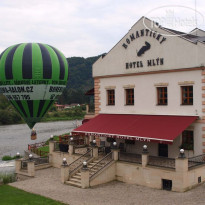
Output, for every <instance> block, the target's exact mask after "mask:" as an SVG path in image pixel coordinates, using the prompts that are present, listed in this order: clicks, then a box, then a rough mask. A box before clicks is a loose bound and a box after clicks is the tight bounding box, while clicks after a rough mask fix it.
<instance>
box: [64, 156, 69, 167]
mask: <svg viewBox="0 0 205 205" xmlns="http://www.w3.org/2000/svg"><path fill="white" fill-rule="evenodd" d="M66 165H68V164H67V160H66V158H63V166H66Z"/></svg>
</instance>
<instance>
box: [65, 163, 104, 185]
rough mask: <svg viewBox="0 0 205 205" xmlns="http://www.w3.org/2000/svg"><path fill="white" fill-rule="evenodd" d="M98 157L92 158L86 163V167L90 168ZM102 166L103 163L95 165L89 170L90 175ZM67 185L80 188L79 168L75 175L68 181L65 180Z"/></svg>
mask: <svg viewBox="0 0 205 205" xmlns="http://www.w3.org/2000/svg"><path fill="white" fill-rule="evenodd" d="M99 161H100V159H98V160H94V161H92V162H90V163H88V165H87V166H88V169H91V168H92V167H93V166H94V165H96V164H97V163H98V162H99ZM103 166H104V164H103V163H101V164H100V165H98V166H96V167H95V168H94V169H92V171H91V172H90V175H92V174H93V173H94V172H96V171H98V170H99V169H100V168H102V167H103ZM65 184H67V185H71V186H75V187H79V188H81V170H79V171H78V172H77V173H76V174H75V175H73V176H72V177H71V178H70V179H69V180H68V181H66V182H65Z"/></svg>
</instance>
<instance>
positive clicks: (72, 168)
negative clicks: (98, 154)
mask: <svg viewBox="0 0 205 205" xmlns="http://www.w3.org/2000/svg"><path fill="white" fill-rule="evenodd" d="M92 158H93V149H92V148H89V150H88V151H87V152H86V153H85V154H83V155H82V156H80V157H79V158H78V159H76V160H75V161H74V162H72V163H71V164H69V165H68V166H69V177H71V176H73V175H74V174H75V173H76V172H77V171H78V170H79V169H81V168H82V167H83V162H84V161H86V162H88V161H89V160H90V159H92Z"/></svg>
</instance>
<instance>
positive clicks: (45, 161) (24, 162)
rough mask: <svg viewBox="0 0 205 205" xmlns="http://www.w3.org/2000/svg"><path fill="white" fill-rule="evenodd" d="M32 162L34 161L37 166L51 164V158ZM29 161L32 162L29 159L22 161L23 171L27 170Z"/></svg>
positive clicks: (41, 158)
mask: <svg viewBox="0 0 205 205" xmlns="http://www.w3.org/2000/svg"><path fill="white" fill-rule="evenodd" d="M32 160H33V161H34V164H35V166H36V165H40V164H47V163H49V157H39V158H33V159H32ZM29 161H30V160H29V159H26V160H22V161H21V169H23V170H27V168H28V162H29Z"/></svg>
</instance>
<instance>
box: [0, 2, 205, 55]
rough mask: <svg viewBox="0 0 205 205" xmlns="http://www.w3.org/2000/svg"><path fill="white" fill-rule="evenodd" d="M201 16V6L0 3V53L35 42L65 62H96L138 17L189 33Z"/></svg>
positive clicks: (203, 8) (204, 4)
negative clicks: (91, 59) (172, 22)
mask: <svg viewBox="0 0 205 205" xmlns="http://www.w3.org/2000/svg"><path fill="white" fill-rule="evenodd" d="M195 1H196V2H195ZM195 8H196V11H197V12H195ZM203 14H204V15H205V1H204V0H180V1H179V0H169V1H167V3H166V1H164V0H146V1H145V0H144V1H143V0H0V28H1V29H0V52H2V51H3V50H4V49H6V48H7V47H9V46H11V45H14V44H17V43H24V42H25V43H28V42H37V43H46V44H49V45H52V46H54V47H56V48H57V49H59V50H61V51H62V52H63V54H64V55H65V56H66V57H73V56H79V57H85V58H86V57H91V56H97V55H101V54H103V53H107V52H109V50H110V49H111V48H112V47H113V46H115V44H117V43H118V42H119V40H120V39H121V38H123V36H124V35H125V34H126V33H127V32H128V31H129V30H130V29H131V27H132V26H133V25H134V24H135V23H136V22H137V21H138V20H139V19H140V18H141V17H142V16H147V17H148V18H150V17H153V18H155V19H157V20H160V19H161V20H162V19H164V18H163V17H164V16H166V15H169V16H170V15H171V16H172V17H174V18H175V24H176V23H177V22H178V23H179V20H180V22H184V21H186V22H191V26H190V25H189V28H183V26H181V27H180V25H179V24H178V25H170V24H169V22H168V21H164V22H163V24H164V25H163V26H165V27H166V26H167V27H168V28H170V27H172V26H174V27H173V29H178V30H183V29H185V30H184V31H186V32H188V31H190V30H192V29H194V28H195V27H196V25H197V27H199V28H201V29H205V22H204V19H203V18H204V17H203ZM163 15H164V16H163ZM196 19H197V21H196ZM193 24H194V25H193Z"/></svg>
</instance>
